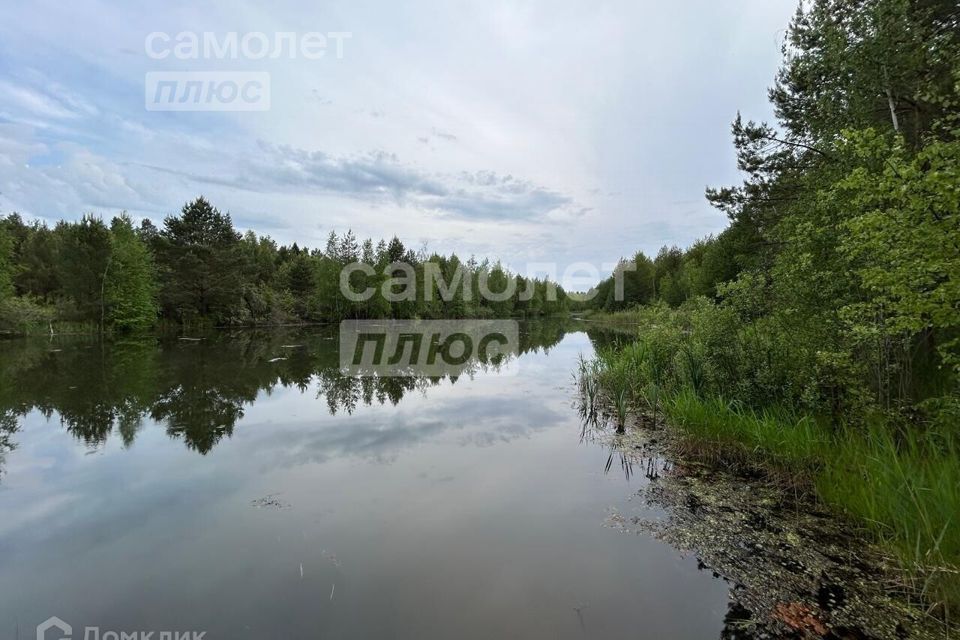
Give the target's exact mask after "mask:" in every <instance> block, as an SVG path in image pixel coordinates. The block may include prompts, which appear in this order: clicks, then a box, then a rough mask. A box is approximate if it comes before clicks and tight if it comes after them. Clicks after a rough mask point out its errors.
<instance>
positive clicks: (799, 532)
mask: <svg viewBox="0 0 960 640" xmlns="http://www.w3.org/2000/svg"><path fill="white" fill-rule="evenodd" d="M583 437H584V439H588V440H591V441H595V442H600V443H602V444H606V445H608V446H610V448H611V458H610V461H609V462H608V465H607V469H608V471H610V472H616V471H617V470H618V469H619V470H622V471H624V472H625V473H627V474H643V475H645V476H646V478H647V480H648V483H647V484H646V485H645V486H644V488H643V489H641V490H640V491H639V492H638V494H637V495H636V496H635V502H636V504H637V513H636V514H633V513H621V512H619V511H615V510H611V512H610V514H609V516H608V517H607V519H606V522H605V523H604V524H605V526H608V527H610V528H613V529H615V530H618V531H620V532H623V533H634V534H644V535H652V536H654V537H656V538H658V539H661V540H663V541H665V542H668V543H669V544H671V545H672V546H674V547H676V548H677V549H679V550H681V551H683V552H689V553H693V554H695V555H696V557H697V559H698V561H699V563H700V564H701V565H702V567H703V568H704V569H705V570H710V571H713V572H714V573H715V574H716V575H717V576H719V577H722V578H723V579H724V580H726V581H727V582H729V583H730V603H729V611H728V614H727V617H726V620H725V622H726V627H725V629H724V632H723V634H722V637H724V638H771V637H772V638H780V637H791V638H822V637H826V638H855V639H865V638H869V639H877V640H887V639H891V640H902V639H907V638H943V637H949V636H948V634H947V631H946V630H945V629H944V628H943V626H942V623H940V622H938V621H937V620H936V619H934V618H933V617H931V616H928V615H926V614H925V613H924V611H923V610H922V609H921V608H919V606H917V605H914V604H911V602H910V598H909V595H908V591H907V590H906V589H905V588H902V587H901V586H900V585H899V584H898V577H899V575H900V574H899V572H898V571H897V570H896V567H895V565H894V564H892V563H888V562H887V561H886V560H885V558H884V557H883V556H882V555H881V554H880V552H879V551H878V550H877V549H876V548H875V547H874V546H873V545H871V544H869V543H867V542H865V541H864V540H863V539H861V538H860V537H858V536H857V534H856V532H855V531H853V530H852V529H851V528H850V526H849V525H848V524H847V523H845V522H843V521H842V520H841V519H838V518H837V517H835V516H833V515H831V514H829V513H827V512H825V511H824V510H823V509H822V508H820V507H819V506H818V505H817V504H816V503H815V502H814V501H813V500H812V499H811V498H809V497H806V496H802V495H798V494H790V493H789V492H787V491H785V490H784V489H783V488H781V487H779V486H776V485H774V484H773V483H771V482H767V481H765V480H764V479H763V478H760V477H746V476H743V475H735V474H733V473H728V472H725V471H719V470H717V469H715V468H712V467H710V466H708V465H704V464H699V463H697V462H695V461H690V460H687V461H685V460H684V459H683V458H682V457H681V456H680V454H679V450H680V447H678V446H677V443H676V441H675V440H674V439H673V437H672V434H671V433H670V430H669V428H665V427H662V426H660V427H656V428H651V427H650V425H641V424H639V423H637V422H634V423H633V424H632V425H630V426H628V427H627V429H626V433H624V434H617V433H616V430H615V429H613V428H612V427H610V426H608V425H604V424H603V423H602V421H599V422H594V423H592V424H588V425H587V426H586V427H585V429H584V433H583ZM650 507H656V508H658V509H657V510H658V511H659V512H661V513H663V514H664V515H663V516H662V517H660V518H659V519H651V518H650V515H649V513H650ZM637 514H641V515H637Z"/></svg>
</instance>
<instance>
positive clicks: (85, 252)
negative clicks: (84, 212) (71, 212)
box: [54, 216, 111, 324]
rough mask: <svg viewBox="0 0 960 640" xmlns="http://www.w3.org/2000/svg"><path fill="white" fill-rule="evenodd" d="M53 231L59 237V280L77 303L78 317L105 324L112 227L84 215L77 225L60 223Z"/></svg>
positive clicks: (70, 297)
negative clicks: (109, 227)
mask: <svg viewBox="0 0 960 640" xmlns="http://www.w3.org/2000/svg"><path fill="white" fill-rule="evenodd" d="M54 232H55V233H56V235H57V237H58V239H59V256H58V257H59V260H58V264H57V266H58V268H59V274H58V279H59V282H60V283H61V284H62V287H63V292H64V294H65V295H66V297H67V298H68V299H69V300H71V301H72V302H73V303H74V304H75V305H76V309H77V317H76V318H75V319H76V320H80V321H88V322H98V323H100V324H102V323H103V321H104V320H105V314H106V298H105V293H106V284H107V278H108V276H109V275H110V274H109V270H110V267H111V238H110V230H109V229H108V228H107V226H106V225H105V224H104V223H103V221H102V220H100V219H99V218H94V217H92V216H84V217H83V219H82V220H81V221H80V222H79V223H77V224H66V223H63V222H61V223H60V224H58V225H57V227H56V229H55V230H54Z"/></svg>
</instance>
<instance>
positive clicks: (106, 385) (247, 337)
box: [0, 321, 566, 461]
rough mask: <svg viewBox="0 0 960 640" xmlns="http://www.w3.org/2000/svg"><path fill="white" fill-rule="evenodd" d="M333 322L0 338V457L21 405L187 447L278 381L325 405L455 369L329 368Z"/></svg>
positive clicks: (105, 433) (98, 436)
mask: <svg viewBox="0 0 960 640" xmlns="http://www.w3.org/2000/svg"><path fill="white" fill-rule="evenodd" d="M565 331H566V328H565V326H564V323H562V322H558V321H536V322H533V321H531V322H525V323H523V325H522V330H521V333H520V345H519V349H517V351H516V353H513V354H510V356H509V357H508V358H506V359H502V360H501V361H498V362H475V363H473V367H472V369H471V370H470V371H469V372H468V374H467V375H472V374H473V373H476V372H480V371H488V370H497V369H499V368H500V367H502V366H504V365H505V364H507V363H508V362H509V361H510V360H511V359H513V358H515V357H517V356H518V355H522V354H523V353H526V352H529V351H534V352H536V351H539V350H540V349H545V350H548V349H550V348H551V347H553V346H554V345H556V344H557V343H559V342H560V340H561V339H562V338H563V336H564V333H565ZM336 337H337V334H336V329H335V328H330V327H327V328H315V329H307V330H297V331H290V330H285V331H258V330H244V331H232V332H217V333H212V334H209V335H207V336H205V337H204V338H203V339H202V340H197V341H194V340H191V341H185V340H178V339H176V338H161V339H156V338H151V339H141V340H115V341H105V342H101V341H98V340H94V339H92V338H76V337H72V338H68V337H60V338H55V339H52V340H10V341H4V342H0V461H2V456H3V454H4V453H6V452H8V451H9V450H10V449H12V448H13V447H15V446H16V443H15V434H16V432H17V430H18V428H19V422H20V419H21V418H22V417H23V416H25V415H26V414H27V413H29V412H31V411H34V410H36V411H39V412H40V413H41V414H43V415H44V416H45V417H47V418H48V419H49V418H52V417H53V416H54V415H57V416H59V419H60V421H61V423H62V424H63V425H64V427H65V428H66V429H67V431H69V432H70V433H71V434H73V435H74V436H75V437H76V438H77V439H79V440H82V441H83V442H85V443H86V444H87V445H89V446H91V447H94V446H99V445H101V444H103V443H104V442H106V440H107V438H108V437H109V436H110V435H111V434H112V433H114V432H116V434H117V435H118V436H119V437H120V438H121V440H122V442H123V444H124V446H127V447H129V446H130V445H132V444H133V442H134V440H135V439H136V437H137V433H138V432H139V431H140V429H141V428H142V426H143V424H144V418H147V417H149V418H150V419H151V420H153V421H155V422H157V423H159V424H162V425H164V427H165V428H166V431H167V434H168V435H169V436H170V437H171V438H174V439H180V440H182V441H183V443H184V444H185V445H186V446H187V448H189V449H191V450H194V451H197V452H198V453H201V454H206V453H207V452H209V451H210V450H212V449H213V448H214V447H215V446H216V445H217V443H218V442H220V441H221V440H222V439H223V438H224V437H225V436H226V437H229V436H230V435H232V433H233V429H234V427H235V426H236V424H237V422H238V421H239V420H240V419H241V418H243V415H244V409H245V408H246V407H248V406H250V405H252V404H253V403H254V402H255V401H256V399H257V397H258V395H259V394H261V393H268V394H269V393H270V392H272V391H273V390H274V389H275V388H277V387H282V388H291V389H297V390H298V391H299V392H301V393H304V394H306V393H309V392H311V391H313V390H315V393H316V397H317V399H321V398H323V399H325V400H326V406H327V409H328V410H329V411H330V413H331V414H337V413H340V412H345V413H347V414H352V413H353V412H354V411H356V410H357V408H358V407H360V406H371V405H384V404H387V403H389V404H391V405H396V404H397V403H399V402H400V400H401V399H402V398H403V397H404V396H405V395H406V394H407V393H410V392H411V391H426V390H427V389H429V388H431V387H435V386H438V385H441V384H445V383H449V384H456V383H457V381H458V378H457V377H418V376H409V377H348V376H344V375H341V374H340V371H339V354H338V341H337V339H336Z"/></svg>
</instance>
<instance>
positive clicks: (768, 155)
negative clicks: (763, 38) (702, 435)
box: [578, 0, 960, 417]
mask: <svg viewBox="0 0 960 640" xmlns="http://www.w3.org/2000/svg"><path fill="white" fill-rule="evenodd" d="M783 54H784V62H783V64H782V66H781V68H780V70H779V73H778V75H777V77H776V80H775V82H774V84H773V87H772V88H771V89H770V90H769V97H770V100H771V102H772V104H773V107H774V110H775V114H776V122H775V123H762V122H761V123H757V122H752V121H746V120H744V119H743V118H741V117H740V116H739V115H738V116H737V118H736V120H735V121H734V123H733V126H732V133H733V140H734V145H735V148H736V153H737V165H738V168H739V169H740V170H741V172H742V174H743V175H744V180H743V182H742V184H740V185H736V186H731V187H724V188H717V189H708V191H707V198H708V200H709V201H710V202H711V203H712V204H713V205H715V206H716V207H717V208H719V209H720V210H721V211H722V212H724V213H725V214H726V215H727V216H728V217H729V220H730V224H729V226H728V227H727V229H726V230H725V231H724V232H723V233H721V234H719V235H718V236H716V237H708V238H706V239H703V240H700V241H698V242H696V243H694V244H693V245H692V246H690V247H689V248H687V249H685V250H681V249H679V248H677V247H664V248H663V249H661V250H660V252H659V253H658V254H657V256H656V257H655V258H653V259H651V258H649V257H647V256H646V255H644V254H643V253H637V254H636V255H635V256H633V257H632V258H629V259H624V260H622V261H621V263H620V266H619V267H618V268H617V272H619V273H615V274H614V275H613V276H611V277H610V278H608V279H607V280H605V281H603V282H601V283H600V284H599V285H598V286H597V287H595V288H594V290H593V291H591V292H590V293H591V294H593V297H592V298H591V299H590V300H589V301H588V302H585V303H578V304H580V305H581V306H582V307H585V308H587V309H590V310H593V311H607V312H614V311H623V310H626V309H630V308H633V307H637V306H643V305H651V304H660V305H668V306H670V307H672V308H679V307H682V306H683V305H685V304H686V305H690V304H694V301H699V302H702V301H704V300H706V301H708V302H709V304H710V305H712V306H713V307H715V308H716V309H717V318H718V320H717V323H720V322H721V320H720V319H719V318H720V317H721V316H722V317H724V318H726V317H728V316H730V315H731V314H732V317H733V318H735V320H734V321H733V322H732V323H731V324H730V325H729V327H728V329H729V332H730V335H729V337H728V341H727V344H726V345H724V344H723V343H718V345H717V348H721V347H722V348H729V347H730V344H731V343H732V342H735V341H736V339H737V337H738V336H740V337H744V336H747V335H749V336H750V338H749V339H750V346H749V349H751V350H754V351H758V352H761V353H762V354H763V357H758V358H756V362H755V364H754V365H751V366H753V367H754V368H756V369H760V368H765V369H766V368H768V369H776V370H779V371H781V372H789V373H783V374H780V375H773V374H770V375H767V374H765V373H763V372H761V371H753V374H752V375H753V379H754V381H755V382H753V383H745V384H744V390H743V394H745V395H747V396H749V397H751V398H754V397H755V398H765V399H767V400H784V401H790V402H791V403H800V404H803V405H805V406H807V407H810V408H815V409H818V410H823V411H828V412H835V413H846V414H847V415H850V414H853V413H855V412H856V411H859V410H862V409H863V408H864V407H877V408H881V409H883V410H885V411H889V410H893V411H900V412H903V413H904V414H905V415H906V414H910V415H916V412H917V411H920V413H927V412H928V410H929V411H936V412H940V411H949V412H952V415H954V416H957V417H960V404H958V400H957V397H958V394H957V387H956V385H957V378H958V376H957V373H958V372H960V6H958V5H957V3H956V2H955V1H944V0H816V1H815V2H812V3H810V4H809V5H803V6H801V7H800V8H799V9H798V11H797V13H796V15H795V16H794V18H793V20H792V22H791V24H790V28H789V29H788V31H787V36H786V38H785V42H784V45H783ZM618 276H619V277H622V280H623V296H622V299H621V298H619V297H618V296H617V295H616V291H615V289H616V287H615V285H616V280H617V277H618ZM699 302H697V304H699ZM744 339H746V338H744ZM742 375H747V374H746V373H742ZM760 379H765V380H767V382H764V383H763V384H761V382H759V380H760ZM774 379H775V380H776V381H777V382H776V384H775V385H774V384H771V383H770V380H774ZM771 390H773V391H775V393H773V394H771V393H770V392H771ZM921 409H922V411H921Z"/></svg>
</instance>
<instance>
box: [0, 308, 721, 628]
mask: <svg viewBox="0 0 960 640" xmlns="http://www.w3.org/2000/svg"><path fill="white" fill-rule="evenodd" d="M521 331H522V334H521V345H522V346H521V349H520V353H519V354H517V356H516V357H515V358H513V359H511V360H510V361H509V362H507V363H505V364H504V365H503V366H501V367H499V368H498V369H497V370H493V369H487V370H483V369H480V370H478V371H476V372H475V373H474V374H473V375H470V376H462V377H460V378H458V379H456V380H450V379H449V378H447V379H416V378H383V379H369V378H367V379H360V378H348V377H342V376H340V375H339V373H338V355H337V352H336V350H337V340H336V330H335V328H314V329H309V330H302V331H299V330H298V331H286V332H252V331H244V332H236V333H220V334H217V335H214V336H208V337H207V338H206V339H204V340H201V341H182V340H176V339H171V340H160V341H156V340H151V341H147V342H143V341H140V342H129V343H123V342H115V343H112V344H101V343H99V342H97V341H94V340H84V339H72V340H68V339H65V338H62V339H57V340H54V341H49V340H40V341H25V340H21V341H6V342H2V343H0V420H2V423H0V424H2V426H3V434H4V436H3V438H5V447H4V449H5V451H6V453H5V455H4V457H3V461H2V476H0V514H2V515H0V638H16V637H21V638H32V637H35V633H36V630H35V628H36V625H37V624H38V623H40V622H41V621H43V620H45V619H47V618H49V617H50V616H58V617H59V618H61V619H62V620H64V621H66V622H68V623H69V624H70V625H72V627H73V637H74V638H77V637H82V634H83V629H84V628H85V627H98V628H99V629H100V633H101V634H102V633H104V632H106V631H110V630H113V631H117V632H120V631H128V632H132V631H155V635H154V637H155V638H157V637H159V634H160V632H162V631H181V632H182V631H198V632H199V631H205V632H206V636H205V637H206V638H207V639H208V640H220V639H221V638H424V639H427V638H445V639H446V638H485V639H486V638H711V637H712V638H716V637H719V636H720V635H721V634H722V633H723V629H724V618H725V616H726V615H727V612H728V589H729V587H728V585H727V584H726V583H725V582H723V581H722V580H719V579H717V578H716V577H714V576H713V575H712V573H711V572H710V571H704V570H700V569H698V565H697V560H696V558H695V557H692V556H684V555H681V554H680V553H679V552H677V551H676V550H675V549H674V548H673V547H671V546H669V545H667V544H665V543H663V542H660V541H657V540H655V539H653V538H651V537H648V536H644V535H637V534H632V533H624V532H622V531H618V530H616V529H614V528H610V527H605V526H604V522H605V519H607V518H608V516H609V515H610V513H611V512H612V510H627V509H629V510H631V512H633V513H636V512H637V511H638V509H641V510H642V509H653V507H642V506H638V505H635V504H631V503H630V499H631V496H633V495H634V494H636V492H637V490H638V489H640V488H641V487H642V486H643V484H644V483H646V482H647V479H646V478H645V477H644V475H643V474H642V473H638V474H635V475H632V476H631V477H626V476H625V475H624V474H623V473H621V471H620V469H619V467H618V465H614V466H613V467H612V468H611V469H609V470H608V469H607V467H608V464H607V463H608V458H609V456H610V451H608V450H607V449H606V448H604V447H603V446H601V445H599V444H592V443H590V442H581V438H580V435H581V428H582V425H581V422H580V418H579V415H578V411H577V408H576V406H575V402H574V401H575V385H574V381H573V377H572V373H573V372H574V370H575V368H576V361H577V358H578V356H579V354H581V353H582V354H585V355H587V356H589V355H590V354H591V353H592V351H593V349H594V348H595V343H596V341H597V340H598V339H602V336H598V335H595V334H590V335H588V334H587V333H586V332H584V331H582V330H581V329H579V328H577V327H572V328H571V327H564V326H560V325H558V324H555V323H547V322H541V323H529V324H525V325H523V326H522V327H521ZM650 516H651V517H654V518H656V517H657V514H656V513H651V514H650ZM54 634H55V632H54V631H51V632H50V633H49V635H48V637H50V636H53V635H54ZM56 637H60V636H59V635H56Z"/></svg>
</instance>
